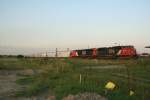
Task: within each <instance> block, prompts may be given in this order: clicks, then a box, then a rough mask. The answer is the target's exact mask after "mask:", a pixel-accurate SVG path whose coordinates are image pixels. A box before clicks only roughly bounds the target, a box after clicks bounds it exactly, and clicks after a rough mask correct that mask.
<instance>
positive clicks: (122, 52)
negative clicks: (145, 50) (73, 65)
mask: <svg viewBox="0 0 150 100" xmlns="http://www.w3.org/2000/svg"><path fill="white" fill-rule="evenodd" d="M70 57H72V58H76V57H79V58H136V57H137V53H136V49H135V48H134V46H130V45H129V46H114V47H103V48H91V49H80V50H73V51H71V52H70Z"/></svg>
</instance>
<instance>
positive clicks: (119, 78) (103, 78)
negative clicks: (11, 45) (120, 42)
mask: <svg viewBox="0 0 150 100" xmlns="http://www.w3.org/2000/svg"><path fill="white" fill-rule="evenodd" d="M24 69H32V70H39V71H41V73H38V74H34V75H29V76H24V77H23V78H21V79H18V80H17V81H16V83H17V84H18V85H26V88H25V89H24V90H22V91H18V92H16V96H33V95H39V94H42V93H51V94H53V95H55V96H56V98H57V100H61V99H62V98H63V97H64V96H67V95H69V94H78V93H84V92H92V93H93V92H94V93H98V94H100V95H102V96H104V97H106V98H108V100H149V98H150V77H149V76H150V59H128V60H119V59H115V60H101V59H70V58H62V59H57V58H54V59H52V58H47V59H45V58H19V59H18V58H0V70H24ZM80 75H81V83H80ZM109 81H112V82H114V83H115V84H116V88H115V89H114V90H112V91H108V92H107V93H105V85H106V83H107V82H109ZM130 90H132V91H134V92H135V94H134V95H133V96H129V91H130Z"/></svg>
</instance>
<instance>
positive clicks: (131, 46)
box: [76, 45, 134, 51]
mask: <svg viewBox="0 0 150 100" xmlns="http://www.w3.org/2000/svg"><path fill="white" fill-rule="evenodd" d="M125 47H129V48H134V46H133V45H124V46H112V47H99V48H96V49H108V48H125ZM92 49H95V48H89V49H77V50H76V51H82V50H92Z"/></svg>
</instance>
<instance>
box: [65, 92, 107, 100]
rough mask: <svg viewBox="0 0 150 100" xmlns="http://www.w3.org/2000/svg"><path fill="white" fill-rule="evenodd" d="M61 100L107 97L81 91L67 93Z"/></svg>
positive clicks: (103, 99)
mask: <svg viewBox="0 0 150 100" xmlns="http://www.w3.org/2000/svg"><path fill="white" fill-rule="evenodd" d="M63 100H107V99H106V98H104V97H102V96H101V95H99V94H96V93H82V94H77V95H69V96H67V97H64V98H63Z"/></svg>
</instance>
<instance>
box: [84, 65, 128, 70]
mask: <svg viewBox="0 0 150 100" xmlns="http://www.w3.org/2000/svg"><path fill="white" fill-rule="evenodd" d="M114 68H126V67H125V66H123V65H105V66H88V67H85V69H114Z"/></svg>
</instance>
